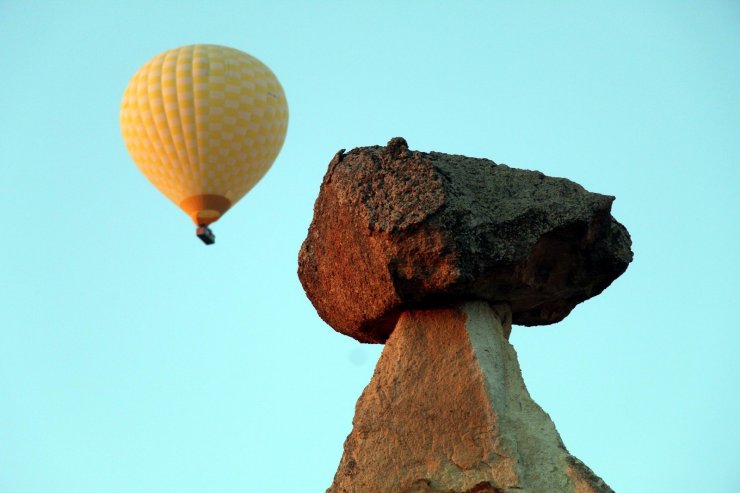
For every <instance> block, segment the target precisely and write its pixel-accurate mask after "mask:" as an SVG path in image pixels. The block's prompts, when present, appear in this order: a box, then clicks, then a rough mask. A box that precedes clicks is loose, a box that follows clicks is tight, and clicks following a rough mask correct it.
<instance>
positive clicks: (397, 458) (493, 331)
mask: <svg viewBox="0 0 740 493" xmlns="http://www.w3.org/2000/svg"><path fill="white" fill-rule="evenodd" d="M510 330H511V312H510V310H509V308H508V306H507V305H497V306H494V307H491V306H490V305H489V304H488V303H486V302H483V301H477V302H468V303H463V304H459V305H456V306H451V307H448V308H434V309H421V310H411V311H406V312H404V313H403V314H402V315H401V316H400V319H399V321H398V324H397V325H396V328H395V330H394V331H393V333H392V334H391V336H390V338H389V339H388V341H387V343H386V346H385V348H384V349H383V354H382V356H381V357H380V360H379V361H378V364H377V367H376V368H375V374H374V375H373V378H372V380H371V382H370V384H369V385H368V386H367V387H366V388H365V390H364V392H363V393H362V396H361V397H360V399H359V400H358V402H357V408H356V413H355V417H354V421H353V430H352V432H351V434H350V435H349V437H348V438H347V441H346V442H345V445H344V455H343V456H342V460H341V463H340V465H339V468H338V470H337V473H336V476H335V478H334V483H333V484H332V485H331V487H330V488H329V489H328V490H327V493H422V492H425V493H431V492H435V493H463V492H465V493H493V492H507V493H513V492H522V491H525V492H531V493H549V492H576V493H596V492H598V493H601V492H611V491H612V489H611V488H609V487H608V486H607V485H606V484H605V483H604V482H603V481H602V480H601V479H599V478H598V477H597V476H595V475H594V473H593V472H591V470H590V469H589V468H588V467H586V466H585V465H584V464H583V463H582V462H580V461H579V460H578V459H576V458H575V457H573V456H572V455H570V454H569V453H568V451H567V450H566V449H565V446H564V445H563V442H562V441H561V439H560V436H559V435H558V432H557V430H556V429H555V425H554V424H553V422H552V420H550V417H549V416H548V415H547V414H546V413H545V412H544V411H543V410H542V408H540V407H539V406H538V405H537V404H536V403H535V402H534V401H533V400H532V399H531V397H530V396H529V393H528V392H527V389H526V387H525V385H524V382H523V380H522V376H521V371H520V369H519V363H518V361H517V357H516V352H515V351H514V348H513V347H512V346H511V344H509V342H508V340H507V338H508V334H509V332H510Z"/></svg>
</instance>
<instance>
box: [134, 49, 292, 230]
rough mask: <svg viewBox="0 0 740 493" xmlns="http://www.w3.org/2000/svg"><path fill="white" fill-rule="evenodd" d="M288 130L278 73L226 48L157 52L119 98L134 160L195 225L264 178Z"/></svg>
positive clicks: (218, 212) (212, 216) (218, 213)
mask: <svg viewBox="0 0 740 493" xmlns="http://www.w3.org/2000/svg"><path fill="white" fill-rule="evenodd" d="M287 129H288V106H287V102H286V100H285V93H284V92H283V88H282V86H281V85H280V82H278V80H277V78H276V77H275V74H273V73H272V72H271V71H270V69H269V68H267V66H266V65H264V64H263V63H262V62H260V61H259V60H257V59H256V58H254V57H252V56H250V55H248V54H246V53H244V52H241V51H239V50H235V49H233V48H227V47H224V46H216V45H192V46H184V47H181V48H175V49H173V50H169V51H166V52H164V53H162V54H160V55H157V56H156V57H154V58H153V59H152V60H150V61H149V62H148V63H146V64H145V65H144V66H143V67H141V68H140V69H139V71H138V72H137V73H136V74H135V75H134V76H133V78H132V79H131V81H130V82H129V84H128V86H127V87H126V90H125V92H124V95H123V101H122V103H121V132H122V134H123V140H124V142H125V144H126V148H127V149H128V151H129V153H130V154H131V157H132V159H133V160H134V162H135V163H136V164H137V165H138V167H139V169H140V170H141V172H142V173H144V175H145V176H146V177H147V178H148V179H149V181H151V182H152V184H153V185H154V186H155V187H157V189H159V191H161V192H162V193H163V194H164V195H166V196H167V197H168V198H169V199H170V200H172V201H173V202H174V203H175V204H177V205H178V206H179V207H180V208H181V209H182V210H183V211H185V212H186V213H187V214H188V215H189V216H190V217H191V218H192V219H193V221H194V222H195V223H196V224H197V225H207V224H210V223H212V222H214V221H216V220H218V219H219V218H220V217H221V216H222V215H223V214H224V213H225V212H226V211H227V210H228V209H229V208H230V207H231V206H232V205H234V204H235V203H236V202H237V201H238V200H239V199H241V198H242V197H243V196H244V195H245V194H246V193H247V192H248V191H249V190H250V189H251V188H252V187H253V186H254V185H255V184H256V183H257V182H258V181H259V180H260V178H262V176H263V175H264V174H265V173H266V172H267V170H268V169H269V168H270V166H272V163H273V162H274V161H275V158H276V157H277V155H278V153H279V152H280V149H281V148H282V146H283V142H284V141H285V134H286V132H287Z"/></svg>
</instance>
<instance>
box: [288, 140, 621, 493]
mask: <svg viewBox="0 0 740 493" xmlns="http://www.w3.org/2000/svg"><path fill="white" fill-rule="evenodd" d="M613 200H614V198H613V197H609V196H604V195H599V194H595V193H590V192H588V191H586V190H584V189H583V187H581V186H580V185H578V184H576V183H573V182H571V181H568V180H565V179H562V178H550V177H547V176H545V175H543V174H542V173H539V172H536V171H526V170H519V169H513V168H509V167H508V166H504V165H498V164H496V163H494V162H493V161H490V160H486V159H474V158H468V157H464V156H454V155H447V154H441V153H434V152H432V153H422V152H416V151H413V152H412V151H409V149H408V146H407V144H406V142H405V141H404V140H403V139H401V138H395V139H392V140H391V141H390V142H389V143H388V145H387V146H386V147H379V146H374V147H366V148H360V149H354V150H352V151H350V152H349V153H346V154H345V153H344V150H342V151H340V152H338V153H337V155H336V156H335V157H334V159H332V161H331V163H330V165H329V170H328V171H327V173H326V176H325V177H324V181H323V183H322V185H321V191H320V193H319V197H318V199H317V201H316V205H315V209H314V219H313V222H312V223H311V226H310V228H309V232H308V236H307V238H306V240H305V242H304V243H303V246H302V248H301V251H300V254H299V268H298V275H299V277H300V280H301V282H302V284H303V287H304V289H305V291H306V294H307V295H308V297H309V299H310V300H311V302H312V303H313V304H314V306H315V307H316V310H317V312H318V313H319V315H320V316H321V317H322V318H323V319H324V320H325V321H326V322H327V323H328V324H329V325H331V326H332V327H333V328H334V329H335V330H337V331H339V332H342V333H344V334H347V335H350V336H352V337H354V338H355V339H357V340H359V341H361V342H381V343H382V342H386V341H387V345H386V347H385V348H384V350H383V354H382V356H381V358H380V360H379V362H378V366H377V367H376V370H375V375H374V376H373V379H372V381H371V382H370V384H369V385H368V387H367V388H366V389H365V391H364V392H363V394H362V396H361V397H360V400H359V401H358V403H357V409H356V413H355V419H354V422H353V423H354V428H353V430H352V433H351V434H350V436H349V437H348V438H347V441H346V443H345V450H344V455H343V457H342V460H341V463H340V466H339V469H338V470H337V473H336V476H335V479H334V483H333V484H332V486H331V487H330V488H329V490H328V492H330V493H350V492H366V493H385V492H387V493H396V492H398V493H414V492H416V493H421V492H430V493H431V492H437V493H463V492H466V493H484V492H513V491H527V492H546V493H549V492H578V493H587V492H608V491H611V489H610V488H609V487H608V486H607V485H606V484H605V483H604V482H603V481H602V480H601V479H599V478H598V477H597V476H595V475H594V474H593V473H592V472H591V471H590V469H588V468H587V467H586V466H585V465H583V464H582V463H581V462H580V461H579V460H578V459H576V458H575V457H572V456H571V455H570V454H569V453H568V452H567V450H566V449H565V447H564V445H563V443H562V441H561V440H560V437H559V435H558V433H557V431H556V430H555V426H554V425H553V423H552V421H550V419H549V417H548V416H547V414H546V413H545V412H544V411H542V409H541V408H540V407H539V406H537V404H535V403H534V402H533V401H532V400H531V398H530V397H529V394H528V393H527V390H526V388H525V386H524V382H523V381H522V378H521V374H520V370H519V365H518V362H517V359H516V353H515V352H514V349H513V348H512V347H511V345H510V344H509V343H508V340H507V339H508V335H509V332H510V330H511V324H512V323H514V324H519V325H541V324H551V323H554V322H557V321H559V320H562V319H563V318H564V317H565V316H567V315H568V313H570V311H571V310H572V309H573V307H574V306H575V305H576V304H578V303H580V302H582V301H584V300H586V299H588V298H590V297H593V296H595V295H597V294H599V293H600V292H601V291H603V290H604V289H605V288H606V287H607V286H608V285H609V284H610V283H611V282H612V281H613V280H614V279H616V278H617V277H618V276H619V275H621V274H622V273H623V272H624V271H625V269H626V268H627V265H628V264H629V262H630V261H631V260H632V252H631V250H630V244H631V242H630V237H629V234H628V233H627V230H626V229H625V228H624V227H623V226H622V225H621V224H619V223H618V222H617V221H616V220H614V218H613V217H612V216H611V213H610V210H611V203H612V201H613Z"/></svg>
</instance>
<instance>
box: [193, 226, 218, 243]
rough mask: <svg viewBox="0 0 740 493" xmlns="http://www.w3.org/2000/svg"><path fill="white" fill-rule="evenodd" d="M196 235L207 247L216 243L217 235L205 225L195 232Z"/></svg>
mask: <svg viewBox="0 0 740 493" xmlns="http://www.w3.org/2000/svg"><path fill="white" fill-rule="evenodd" d="M195 234H196V236H197V237H198V238H200V239H201V240H202V241H203V243H205V244H206V245H213V244H214V243H216V235H214V234H213V231H211V228H209V227H208V226H205V225H203V224H202V225H200V226H198V228H197V229H196V230H195Z"/></svg>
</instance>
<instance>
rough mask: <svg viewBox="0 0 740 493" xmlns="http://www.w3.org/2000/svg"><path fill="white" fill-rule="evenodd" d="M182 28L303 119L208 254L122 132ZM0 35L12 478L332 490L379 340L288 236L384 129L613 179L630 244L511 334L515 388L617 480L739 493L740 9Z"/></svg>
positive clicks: (103, 9) (92, 488)
mask: <svg viewBox="0 0 740 493" xmlns="http://www.w3.org/2000/svg"><path fill="white" fill-rule="evenodd" d="M401 3H403V5H402V6H401V5H398V4H401ZM193 43H215V44H223V45H228V46H233V47H235V48H238V49H241V50H243V51H246V52H249V53H251V54H253V55H254V56H256V57H258V58H260V59H261V60H262V61H264V62H265V63H266V64H268V65H269V66H270V67H271V68H272V69H273V71H274V72H275V73H276V74H277V76H278V77H279V78H280V80H281V82H282V84H283V86H284V88H285V91H286V95H287V98H288V103H289V106H290V111H291V116H290V126H289V130H288V137H287V140H286V143H285V147H284V148H283V152H282V154H281V155H280V156H279V158H278V160H277V162H276V163H275V165H274V166H273V169H272V170H271V171H270V172H269V173H268V175H267V176H266V177H265V178H264V179H263V180H262V182H260V183H259V184H258V185H257V187H256V188H255V189H254V190H253V191H252V192H251V193H250V194H249V195H248V196H247V197H246V198H245V199H244V200H242V201H241V202H240V203H239V204H238V207H236V208H234V209H233V210H231V211H230V212H229V213H228V214H227V215H226V216H225V217H224V218H223V220H221V221H219V222H218V223H217V224H216V225H215V228H214V230H215V232H216V234H217V236H218V242H217V243H216V245H214V246H212V247H205V246H204V245H202V244H201V243H200V242H199V241H198V240H197V239H196V238H195V237H194V236H193V228H192V225H191V223H190V220H189V218H187V217H186V216H185V215H184V214H183V213H182V212H181V211H180V210H179V209H177V208H176V207H175V206H174V205H172V204H171V203H170V202H168V201H167V199H165V198H163V197H162V196H161V195H160V194H159V193H158V192H156V191H155V190H154V189H153V188H152V187H151V186H150V185H149V183H148V182H147V181H146V179H145V178H143V176H141V175H140V173H139V171H138V169H137V168H136V167H135V166H134V164H133V163H132V161H131V160H130V158H129V156H128V155H127V153H126V150H125V148H124V146H123V143H122V139H121V136H120V131H119V127H118V111H119V104H120V100H121V96H122V93H123V89H124V87H125V86H126V84H127V82H128V80H129V78H130V77H131V75H133V73H134V72H135V71H136V70H137V69H138V68H139V67H140V66H141V65H142V64H143V63H145V62H146V61H147V60H149V59H150V58H151V57H152V56H154V55H156V54H157V53H159V52H162V51H164V50H166V49H169V48H173V47H176V46H180V45H186V44H193ZM0 45H1V46H2V47H3V49H2V50H0V66H1V67H2V75H1V76H0V89H1V90H0V187H1V190H2V193H1V194H0V205H2V209H1V210H2V211H3V212H2V218H3V220H2V223H1V224H2V231H3V240H2V242H0V245H1V246H0V251H1V252H2V255H0V492H3V493H49V492H54V493H100V492H106V493H130V492H137V493H149V492H152V493H154V492H157V493H161V492H178V493H207V492H214V491H218V492H225V493H228V492H246V491H249V492H273V491H305V492H314V491H316V492H318V491H323V490H324V489H325V488H326V487H327V486H328V485H329V484H330V483H331V480H332V477H333V474H334V471H335V469H336V466H337V464H338V462H339V458H340V455H341V452H342V444H343V441H344V438H345V436H346V435H347V433H348V432H349V431H350V428H351V419H352V415H353V411H354V405H355V402H356V400H357V397H358V396H359V394H360V392H361V391H362V389H363V387H364V386H365V385H366V384H367V382H368V381H369V379H370V377H371V374H372V371H373V367H374V363H375V361H376V360H377V358H378V356H379V354H380V351H381V350H382V347H381V346H367V345H360V344H359V343H357V342H355V341H354V340H352V339H349V338H347V337H344V336H341V335H339V334H337V333H335V332H334V331H333V330H332V329H331V328H329V327H328V326H326V325H325V324H324V323H323V322H322V321H321V320H320V319H319V318H318V316H317V315H316V312H315V311H314V309H313V307H312V306H311V304H310V303H309V301H308V300H307V299H306V297H305V295H304V293H303V290H302V288H301V286H300V283H299V282H298V278H297V276H296V268H297V260H296V258H297V253H298V249H299V247H300V244H301V242H302V240H303V238H304V237H305V234H306V229H307V227H308V224H309V222H310V219H311V215H312V208H313V202H314V200H315V198H316V196H317V194H318V189H319V184H320V182H321V178H322V176H323V174H324V172H325V171H326V167H327V164H328V162H329V160H330V159H331V157H332V156H333V154H334V153H335V152H336V151H337V150H338V149H340V148H352V147H356V146H363V145H373V144H384V143H385V142H387V141H388V139H389V138H390V137H393V136H397V135H400V136H403V137H405V138H406V139H407V140H408V142H409V145H410V147H411V148H412V149H419V150H424V151H429V150H437V151H442V152H450V153H459V154H466V155H469V156H476V157H487V158H490V159H493V160H495V161H496V162H504V163H507V164H509V165H511V166H516V167H522V168H528V169H538V170H540V171H542V172H544V173H546V174H549V175H554V176H564V177H567V178H570V179H572V180H574V181H577V182H578V183H581V184H582V185H584V186H585V187H586V188H588V189H589V190H592V191H595V192H600V193H605V194H610V195H615V196H616V197H617V200H616V202H615V204H614V210H613V212H614V215H615V217H616V218H617V219H618V220H619V221H621V222H623V223H624V224H625V225H626V226H627V227H628V229H629V231H630V232H631V234H632V237H633V241H634V251H635V260H634V262H633V263H632V265H631V266H630V267H629V269H628V270H627V272H626V273H625V274H624V275H623V276H622V277H621V278H620V279H618V280H617V281H616V282H615V283H614V284H613V285H612V286H611V287H610V288H609V289H607V290H606V291H605V292H604V293H603V294H602V295H600V296H599V297H597V298H595V299H592V300H590V301H588V302H586V303H585V304H583V305H581V306H579V307H577V308H576V309H575V310H574V312H573V313H572V314H571V315H570V316H569V317H568V318H567V319H566V320H564V321H563V322H561V323H559V324H557V325H554V326H549V327H539V328H526V327H520V328H515V329H514V333H513V334H512V342H513V344H514V345H515V347H516V349H517V351H518V353H519V357H520V361H521V365H522V369H523V373H524V379H525V382H526V383H527V384H528V386H529V389H530V391H531V393H532V395H533V397H534V399H535V400H536V401H537V402H538V403H540V405H542V407H543V408H544V409H545V410H546V411H547V412H548V413H550V415H551V416H552V418H553V419H554V421H555V423H556V424H557V426H558V429H559V431H560V433H561V435H562V437H563V440H564V441H565V444H566V446H568V448H569V449H570V450H571V452H572V453H573V454H575V455H576V456H578V457H579V458H580V459H582V460H583V461H584V462H586V463H587V464H588V465H589V466H591V467H592V468H593V469H594V470H595V471H596V472H597V473H598V474H599V475H601V476H602V477H603V478H604V479H605V480H606V481H607V482H608V483H609V484H610V485H611V486H612V487H613V488H615V489H616V490H617V491H624V492H649V493H653V492H663V491H665V492H668V491H689V490H692V491H712V492H728V493H730V492H737V491H738V488H740V447H739V446H738V444H739V443H740V431H739V427H738V417H739V416H740V396H739V395H738V389H739V388H740V385H739V384H740V363H739V362H738V353H740V344H739V341H740V331H738V328H739V327H738V322H737V318H738V316H737V313H736V309H737V305H738V301H739V299H738V288H737V281H738V279H740V266H739V263H738V252H740V224H738V223H739V221H738V215H739V214H740V199H739V193H738V190H740V173H739V172H738V164H739V163H740V63H738V61H740V3H738V2H733V1H724V2H722V1H702V2H679V1H670V2H654V1H625V2H600V1H587V2H549V1H547V2H509V1H506V2H504V1H499V2H494V1H490V2H484V1H480V2H464V1H463V2H421V1H410V2H362V3H361V2H271V3H269V4H268V2H236V1H234V2H217V1H213V2H206V1H202V2H194V1H180V2H158V1H154V0H149V1H126V2H97V1H82V0H74V1H65V2H61V1H60V2H55V1H37V2H33V1H19V0H15V1H14V0H0Z"/></svg>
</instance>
